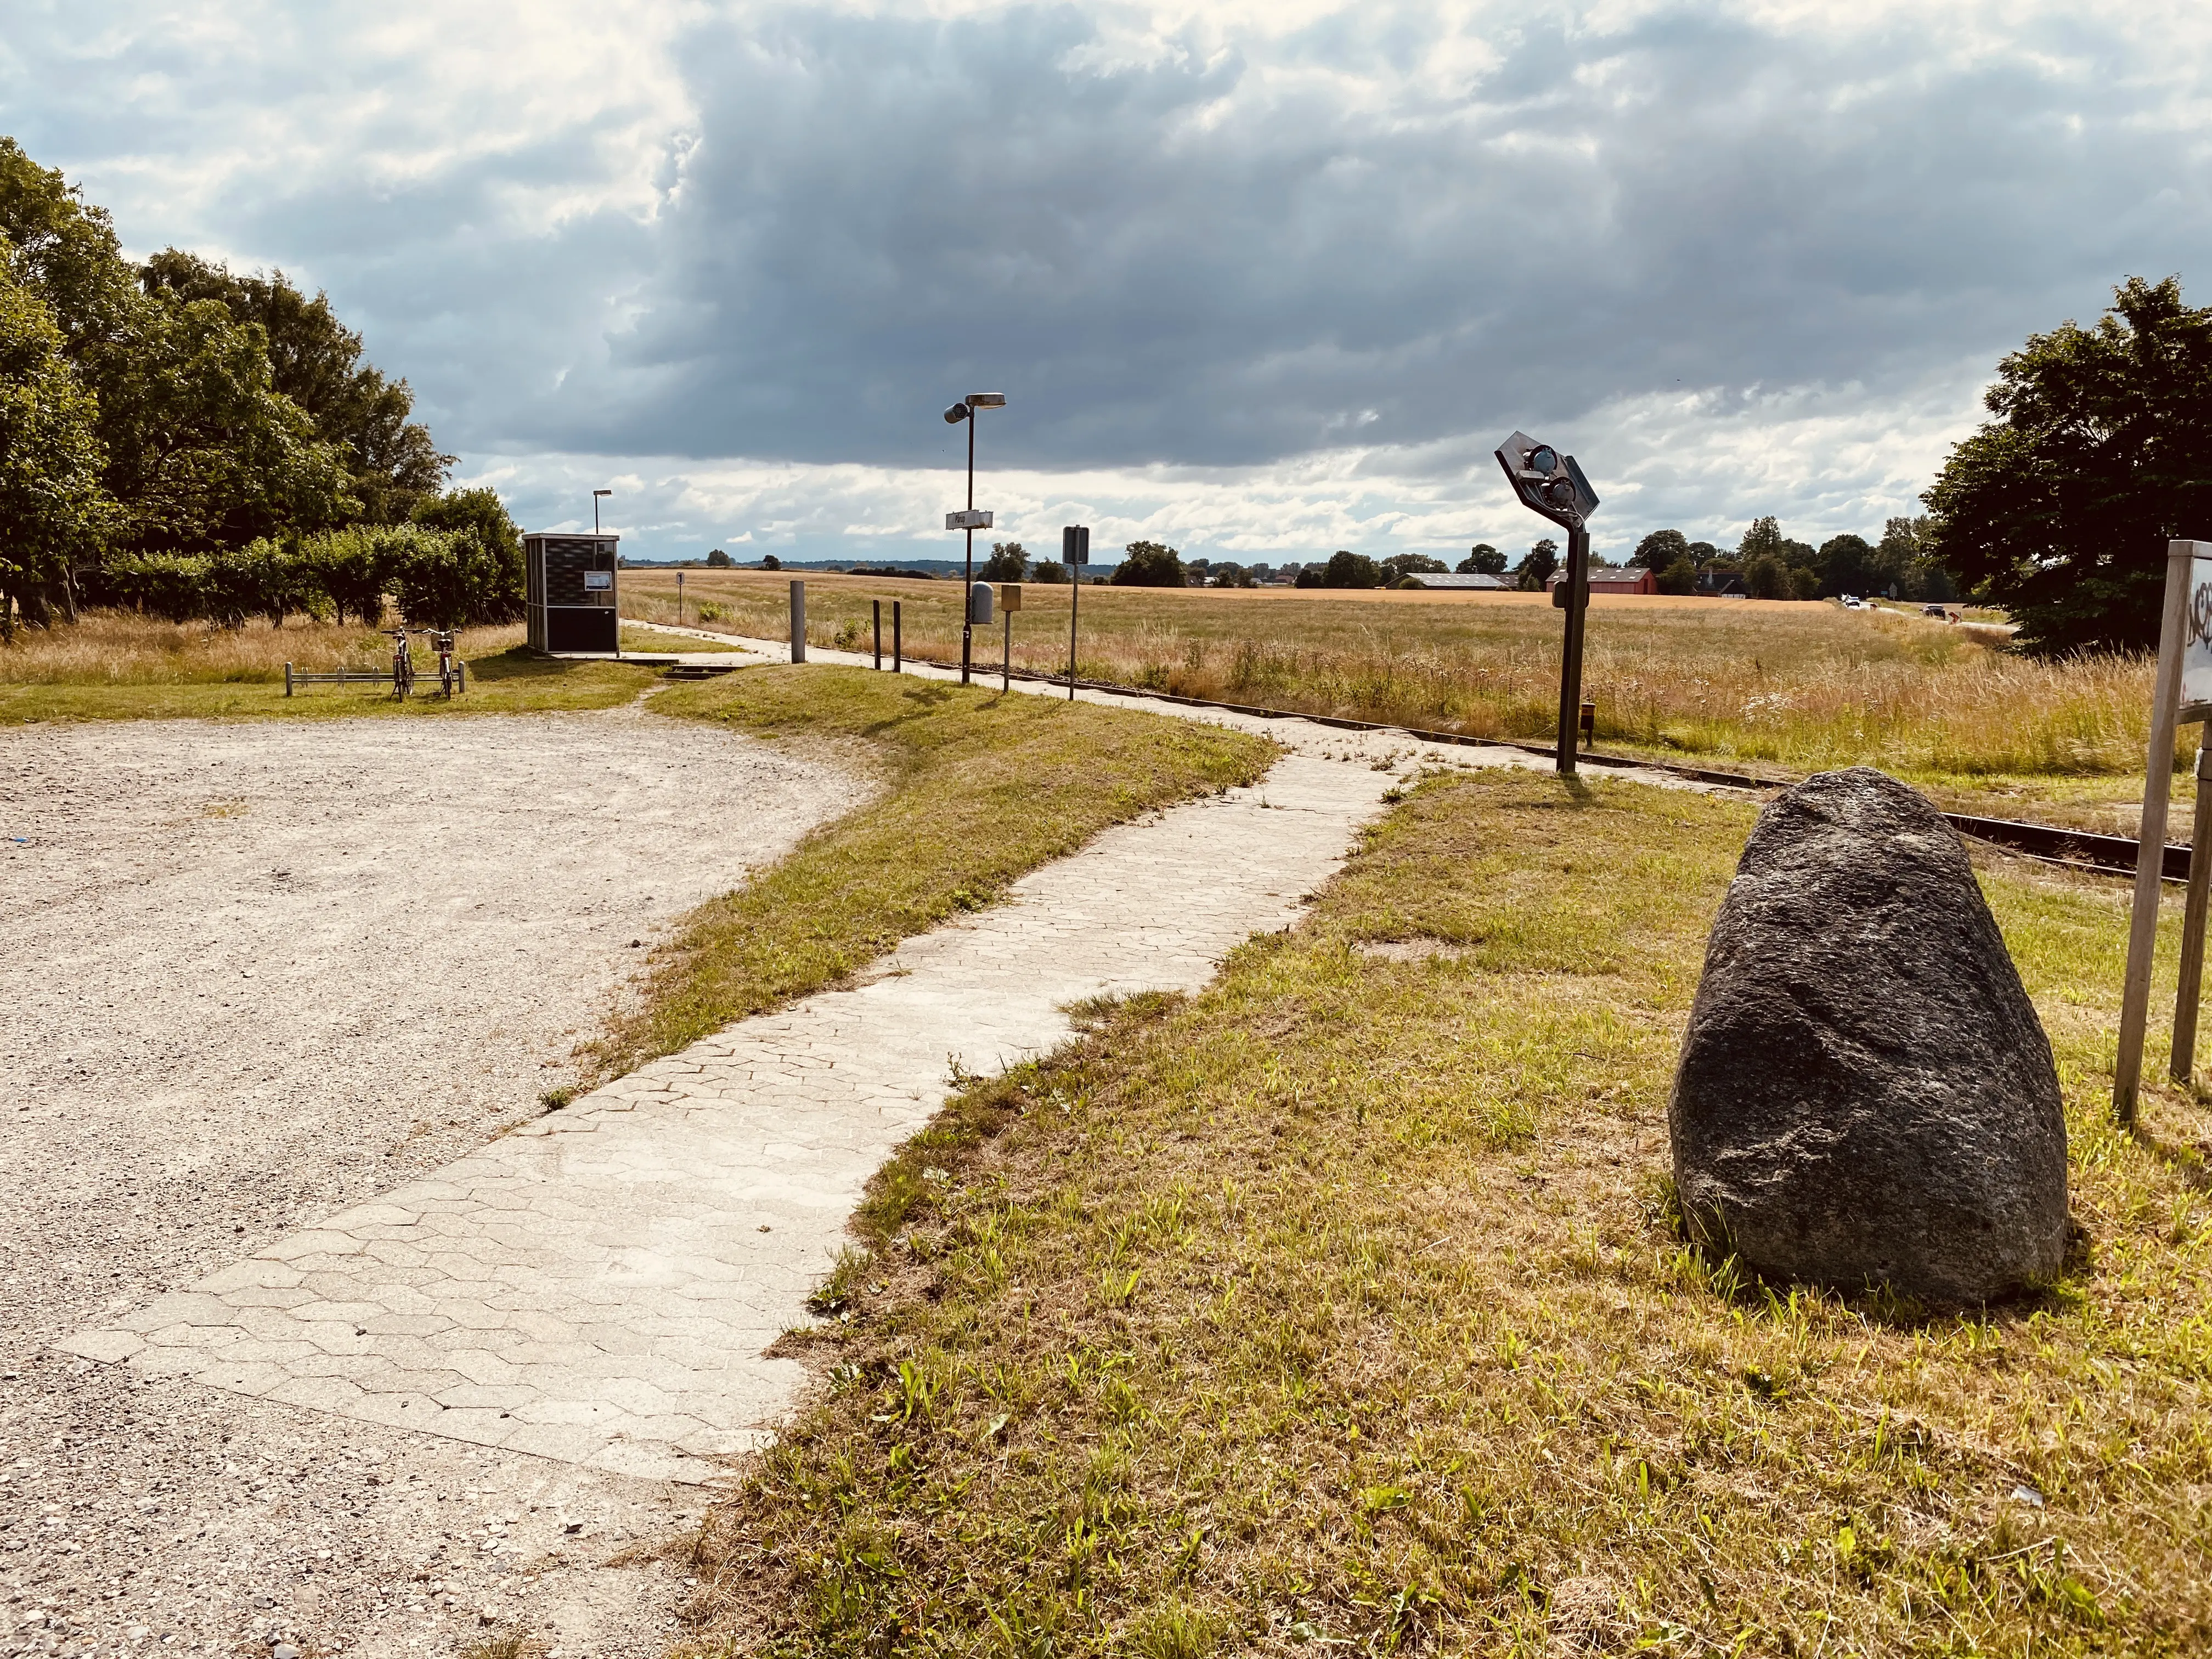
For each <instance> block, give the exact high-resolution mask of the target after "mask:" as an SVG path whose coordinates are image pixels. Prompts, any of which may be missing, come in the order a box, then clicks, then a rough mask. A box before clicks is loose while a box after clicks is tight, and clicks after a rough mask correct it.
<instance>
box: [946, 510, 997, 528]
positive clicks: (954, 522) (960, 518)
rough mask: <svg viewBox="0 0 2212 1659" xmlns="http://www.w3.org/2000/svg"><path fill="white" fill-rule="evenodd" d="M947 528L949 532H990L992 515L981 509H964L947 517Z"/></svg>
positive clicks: (948, 514) (947, 514)
mask: <svg viewBox="0 0 2212 1659" xmlns="http://www.w3.org/2000/svg"><path fill="white" fill-rule="evenodd" d="M990 527H991V515H990V513H988V512H987V511H986V510H985V509H983V508H981V507H963V508H962V509H961V510H960V511H959V512H957V513H946V514H945V528H946V529H947V530H988V529H989V528H990Z"/></svg>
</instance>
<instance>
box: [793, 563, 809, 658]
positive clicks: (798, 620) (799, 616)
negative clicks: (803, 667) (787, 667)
mask: <svg viewBox="0 0 2212 1659" xmlns="http://www.w3.org/2000/svg"><path fill="white" fill-rule="evenodd" d="M791 659H792V661H793V662H805V660H806V584H805V582H793V583H792V585H791Z"/></svg>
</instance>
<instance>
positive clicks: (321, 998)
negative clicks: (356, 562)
mask: <svg viewBox="0 0 2212 1659" xmlns="http://www.w3.org/2000/svg"><path fill="white" fill-rule="evenodd" d="M863 787H864V786H861V785H860V784H858V783H856V782H855V781H854V780H853V779H852V778H850V777H849V776H847V775H843V774H841V773H839V772H836V771H833V770H831V769H829V768H826V767H824V766H821V765H818V764H811V763H800V762H797V761H793V760H792V759H790V758H788V757H784V756H781V755H780V754H778V753H776V752H775V751H773V750H769V749H768V748H766V747H765V746H763V745H761V744H756V743H752V742H749V741H747V740H745V739H744V738H738V737H735V736H732V735H731V734H729V733H727V732H720V731H715V730H712V729H708V728H703V727H700V726H689V725H681V726H679V725H678V724H675V723H673V722H669V721H664V720H659V719H656V718H654V717H653V716H651V715H648V714H643V713H642V712H641V711H639V710H635V709H623V710H616V711H611V712H610V713H607V714H550V715H535V716H517V717H511V718H502V719H484V720H467V721H455V722H451V723H446V722H441V723H440V724H439V725H437V726H435V727H432V726H416V725H413V724H411V723H402V722H395V721H359V722H355V721H340V722H332V723H329V724H323V723H317V724H316V725H315V726H313V727H308V726H291V725H280V724H276V723H268V724H253V723H249V724H238V725H215V724H206V723H200V722H191V721H173V722H161V723H152V722H148V723H141V724H132V725H118V726H69V727H52V726H46V727H40V728H35V729H30V730H24V731H19V732H4V733H0V969H4V972H5V975H6V980H7V983H8V984H9V999H10V1003H11V1007H10V1011H9V1019H8V1020H7V1022H6V1024H5V1026H4V1029H0V1292H4V1295H5V1298H6V1304H7V1307H8V1314H7V1317H6V1322H5V1327H4V1330H0V1597H4V1599H5V1606H4V1607H0V1654H9V1653H15V1652H22V1651H40V1652H64V1653H75V1652H82V1651H84V1650H86V1648H87V1647H88V1646H90V1645H91V1644H95V1643H96V1644H100V1649H101V1650H102V1651H106V1649H107V1648H109V1647H111V1646H113V1645H115V1644H118V1641H122V1642H145V1643H149V1644H155V1645H159V1644H161V1638H163V1637H164V1636H165V1635H166V1636H173V1638H174V1640H173V1642H171V1643H170V1644H168V1645H169V1648H170V1650H173V1651H202V1650H221V1651H224V1652H229V1651H233V1650H235V1645H236V1644H240V1643H241V1642H246V1643H251V1644H257V1645H258V1648H259V1650H262V1651H266V1650H267V1648H268V1645H269V1644H270V1642H271V1639H272V1637H283V1638H290V1639H295V1640H297V1641H298V1642H299V1644H300V1646H301V1648H302V1650H304V1651H306V1652H309V1653H313V1652H315V1651H319V1650H345V1651H348V1652H352V1653H359V1654H363V1655H382V1654H393V1655H397V1654H401V1653H415V1654H422V1653H440V1652H450V1651H458V1650H459V1649H460V1648H462V1647H464V1646H465V1645H468V1644H473V1643H474V1642H476V1641H478V1640H481V1639H482V1638H483V1635H484V1634H485V1632H486V1630H487V1626H490V1625H501V1626H505V1625H507V1624H509V1623H510V1622H512V1621H517V1620H520V1621H522V1622H524V1623H526V1625H527V1626H529V1627H531V1628H534V1629H536V1630H538V1632H542V1633H544V1635H545V1636H546V1637H547V1638H548V1639H549V1640H550V1642H551V1643H552V1644H553V1645H554V1647H555V1648H556V1650H557V1651H560V1652H562V1653H565V1654H569V1655H575V1654H581V1653H591V1654H593V1655H617V1654H630V1653H637V1654H645V1653H652V1652H657V1651H658V1650H659V1648H660V1646H661V1645H662V1643H663V1641H664V1639H665V1636H666V1635H667V1634H668V1633H669V1632H671V1631H672V1630H673V1629H674V1627H675V1626H674V1622H673V1609H674V1605H675V1602H676V1601H677V1600H678V1597H679V1596H680V1595H682V1594H683V1591H684V1585H683V1583H682V1577H683V1574H682V1571H681V1569H680V1567H677V1566H671V1565H660V1564H654V1563H653V1562H651V1561H648V1563H647V1565H641V1566H626V1567H621V1568H613V1567H609V1566H607V1565H605V1563H606V1562H607V1561H608V1560H609V1559H610V1558H611V1557H612V1556H614V1555H615V1554H617V1553H621V1552H624V1551H630V1552H633V1553H635V1552H637V1551H638V1547H640V1546H645V1545H657V1544H659V1543H660V1542H662V1541H665V1540H667V1539H668V1538H670V1537H671V1536H673V1535H676V1534H679V1533H680V1531H681V1529H682V1528H684V1526H686V1525H688V1524H689V1523H690V1522H691V1521H692V1520H693V1519H694V1518H695V1517H696V1507H697V1504H698V1503H699V1502H700V1495H699V1494H698V1493H697V1492H696V1491H691V1492H687V1491H684V1490H681V1489H677V1488H671V1487H666V1486H659V1485H657V1484H655V1483H652V1482H647V1481H639V1480H626V1479H623V1478H621V1477H617V1476H611V1475H605V1474H597V1473H594V1472H592V1471H588V1470H583V1469H578V1468H571V1467H569V1466H568V1465H565V1464H559V1463H553V1462H545V1461H544V1460H540V1459H536V1458H531V1457H527V1456H521V1455H512V1454H502V1453H489V1452H483V1451H480V1450H477V1449H471V1448H469V1447H465V1446H463V1445H460V1444H458V1443H452V1442H447V1441H442V1440H436V1439H431V1438H428V1437H418V1436H410V1435H407V1434H405V1433H403V1432H401V1431H391V1430H381V1429H378V1428H376V1427H374V1426H373V1425H363V1424H361V1423H356V1422H351V1421H347V1420H343V1419H337V1418H334V1417H327V1416H325V1415H323V1414H321V1413H315V1412H311V1411H307V1410H303V1409H298V1408H294V1407H283V1406H276V1405H270V1404H265V1403H259V1402H254V1401H246V1400H242V1399H240V1398H238V1397H235V1396H233V1395H222V1394H217V1393H215V1392H213V1391H210V1390H207V1389H203V1388H201V1387H199V1386H197V1385H196V1384H192V1383H185V1382H183V1381H180V1380H177V1379H171V1378H162V1377H154V1378H143V1377H140V1376H136V1375H135V1374H133V1373H131V1372H128V1371H125V1370H121V1369H118V1368H109V1367H105V1366H94V1365H92V1364H89V1363H88V1362H85V1361H82V1360H73V1359H70V1358H68V1357H66V1356H58V1355H56V1354H54V1353H53V1352H52V1351H51V1349H50V1348H49V1346H48V1345H49V1344H51V1343H52V1341H54V1340H56V1339H57V1338H58V1337H61V1336H63V1335H65V1334H69V1333H70V1332H71V1331H74V1330H76V1329H78V1328H82V1327H84V1326H87V1325H91V1324H97V1323H100V1322H102V1321H103V1320H104V1319H106V1318H109V1317H112V1316H117V1315H119V1314H122V1313H124V1312H126V1311H128V1310H130V1309H131V1308H133V1307H136V1306H138V1305H141V1304H143V1303H144V1302H145V1301H146V1300H147V1299H149V1297H152V1296H154V1295H155V1294H157V1293H159V1292H161V1291H165V1290H169V1289H173V1288H176V1287H179V1286H180V1285H185V1284H188V1283H190V1282H191V1281H193V1280H194V1279H197V1278H199V1277H200V1276H202V1275H204V1274H205V1273H209V1272H211V1271H213V1270H214V1269H216V1268H218V1267H222V1266H224V1265H225V1264H227V1263H228V1262H229V1261H233V1260H234V1259H236V1258H237V1257H239V1256H240V1255H245V1254H246V1252H247V1251H249V1250H250V1249H252V1248H254V1247H256V1246H258V1245H259V1244H261V1243H264V1242H266V1241H267V1240H269V1239H270V1238H272V1237H276V1236H277V1235H279V1234H282V1233H283V1232H285V1231H289V1230H290V1229H291V1228H293V1227H295V1226H296V1225H299V1224H301V1223H302V1222H305V1221H308V1220H312V1219H314V1218H319V1217H321V1216H323V1215H325V1214H327V1213H329V1212H331V1211H332V1210H335V1209H337V1208H339V1207H342V1206H345V1205H347V1204H350V1203H354V1202H356V1201H358V1200H362V1199H364V1198H367V1197H368V1196H370V1195H372V1194H375V1193H377V1192H380V1191H382V1190H384V1189H385V1188H388V1187H391V1186H392V1185H394V1184H395V1183H397V1182H399V1181H401V1180H403V1179H404V1178H406V1177H409V1176H416V1175H420V1174H422V1173H425V1172H427V1171H428V1170H432V1169H435V1168H436V1167H437V1166H439V1165H441V1164H444V1163H446V1162H447V1161H448V1160H449V1159H451V1158H453V1157H454V1156H456V1155H457V1154H459V1152H464V1151H465V1150H467V1149H468V1148H470V1147H471V1146H477V1145H480V1144H481V1143H482V1142H483V1140H484V1139H487V1137H489V1135H491V1134H494V1133H498V1132H499V1131H500V1130H501V1129H502V1128H504V1127H507V1126H508V1125H511V1124H513V1123H515V1122H519V1121H525V1120H526V1119H527V1118H529V1117H531V1116H534V1115H537V1114H538V1113H539V1112H540V1111H542V1110H544V1106H543V1105H542V1104H541V1103H540V1097H542V1096H543V1095H544V1094H545V1093H547V1092H548V1091H556V1090H559V1089H561V1088H562V1087H565V1086H566V1085H568V1083H569V1082H570V1080H571V1079H572V1076H573V1061H572V1056H571V1050H572V1049H573V1048H574V1045H575V1044H576V1043H577V1042H579V1041H580V1039H582V1038H584V1037H586V1036H590V1035H592V1033H594V1032H595V1031H596V1030H598V1029H599V1024H600V1023H601V1021H602V1020H603V1018H605V1012H606V1011H607V1008H608V1007H609V1006H610V1004H611V1000H613V999H615V998H617V997H618V996H619V995H620V994H622V987H623V982H624V980H625V978H626V976H627V974H628V973H629V971H630V970H631V969H632V967H633V965H634V964H639V963H641V961H642V959H643V957H645V955H646V954H647V951H648V950H649V948H650V947H651V945H653V943H654V941H655V939H656V938H657V936H658V935H659V933H660V932H661V930H663V929H665V927H666V926H667V925H668V923H669V922H671V921H672V920H673V919H674V918H675V917H677V916H678V915H680V914H682V913H683V912H684V911H685V910H687V909H688V908H690V907H691V906H693V905H694V904H696V903H697V902H700V901H701V900H702V899H704V898H706V897H708V896H711V895H713V894H715V893H718V892H722V891H726V890H728V889H730V888H731V887H732V886H735V885H737V884H739V883H741V882H742V881H743V880H744V875H745V872H746V870H747V868H748V866H755V865H760V864H764V863H766V862H768V861H769V860H773V859H775V857H777V856H778V855H779V854H781V852H782V851H783V850H784V849H785V848H787V847H788V846H789V845H790V843H791V842H793V840H795V839H796V838H797V837H798V836H799V835H801V834H802V833H804V832H805V830H806V829H809V828H811V826H813V825H814V824H817V823H821V822H823V821H824V820H826V819H827V818H829V817H833V816H835V815H836V814H837V813H839V812H842V811H845V810H847V809H848V808H849V807H850V806H851V805H854V803H855V801H856V800H857V799H858V798H859V796H860V793H862V790H863ZM645 1553H647V1554H650V1552H645ZM140 1630H143V1632H145V1634H144V1635H143V1636H136V1635H134V1632H137V1631H140ZM26 1644H28V1645H26Z"/></svg>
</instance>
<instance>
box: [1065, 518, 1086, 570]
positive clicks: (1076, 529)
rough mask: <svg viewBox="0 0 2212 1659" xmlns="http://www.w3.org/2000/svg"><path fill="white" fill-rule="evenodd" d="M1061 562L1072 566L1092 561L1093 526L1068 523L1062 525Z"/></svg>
mask: <svg viewBox="0 0 2212 1659" xmlns="http://www.w3.org/2000/svg"><path fill="white" fill-rule="evenodd" d="M1060 562H1061V563H1062V564H1064V565H1067V566H1070V567H1071V568H1072V567H1073V566H1075V565H1079V564H1089V563H1090V562H1091V526H1089V525H1087V524H1068V525H1062V526H1060Z"/></svg>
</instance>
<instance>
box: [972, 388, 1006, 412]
mask: <svg viewBox="0 0 2212 1659" xmlns="http://www.w3.org/2000/svg"><path fill="white" fill-rule="evenodd" d="M968 407H969V409H971V410H975V409H1004V408H1005V407H1006V393H1005V392H969V394H968Z"/></svg>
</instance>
